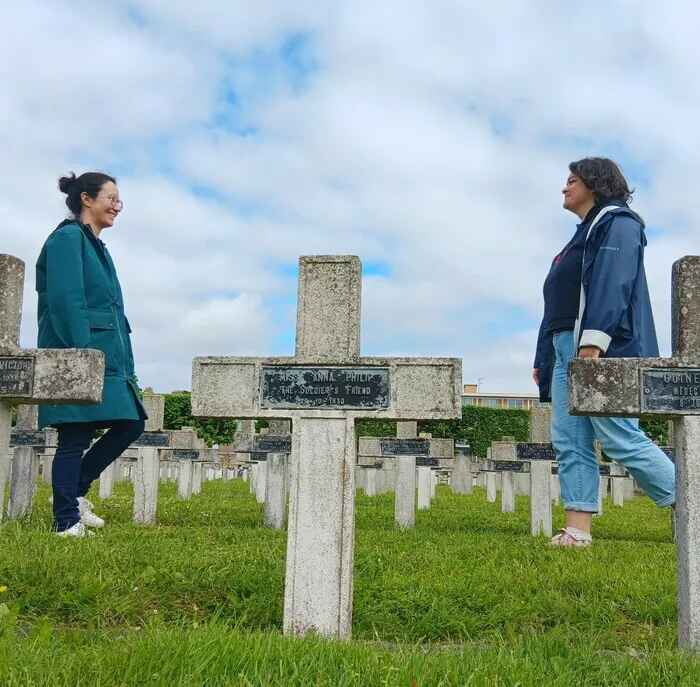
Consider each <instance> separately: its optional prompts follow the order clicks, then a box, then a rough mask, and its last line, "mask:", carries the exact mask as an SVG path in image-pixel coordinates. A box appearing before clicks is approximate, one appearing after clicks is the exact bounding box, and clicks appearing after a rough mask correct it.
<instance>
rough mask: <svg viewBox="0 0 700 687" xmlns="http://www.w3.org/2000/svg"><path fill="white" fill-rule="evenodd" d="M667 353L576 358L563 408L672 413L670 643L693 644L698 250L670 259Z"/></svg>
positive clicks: (698, 514) (698, 573)
mask: <svg viewBox="0 0 700 687" xmlns="http://www.w3.org/2000/svg"><path fill="white" fill-rule="evenodd" d="M672 303H673V355H672V357H670V358H601V359H598V360H587V359H582V358H576V359H575V360H573V361H572V362H571V364H570V366H569V412H570V413H571V414H572V415H594V416H603V417H647V418H654V419H660V418H665V419H672V420H673V424H674V430H673V434H674V453H675V458H676V516H677V532H676V537H677V545H678V629H679V640H678V644H679V646H680V647H681V648H689V649H695V650H697V649H700V257H697V256H693V257H684V258H681V259H680V260H678V261H676V262H675V263H674V265H673V286H672Z"/></svg>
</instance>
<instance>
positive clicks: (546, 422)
mask: <svg viewBox="0 0 700 687" xmlns="http://www.w3.org/2000/svg"><path fill="white" fill-rule="evenodd" d="M550 418H551V406H549V405H542V406H538V407H535V408H532V409H531V410H530V438H531V441H529V442H521V441H515V440H514V438H512V437H511V438H509V440H508V441H496V442H493V444H492V445H491V458H492V460H493V461H496V463H501V462H503V461H505V462H507V463H523V464H526V465H527V468H526V470H527V471H529V473H530V531H531V534H532V536H533V537H536V536H538V535H540V534H544V535H545V536H547V537H551V536H552V497H551V485H552V463H555V462H556V454H555V453H554V449H553V447H552V444H551V435H550V429H549V427H550ZM513 472H514V471H513V470H506V471H504V473H502V477H501V480H502V481H503V480H505V482H507V487H506V489H505V494H503V489H502V494H501V506H502V510H503V512H513V511H514V510H515V482H514V476H513V474H512V473H513ZM518 472H520V471H518ZM504 475H505V476H504Z"/></svg>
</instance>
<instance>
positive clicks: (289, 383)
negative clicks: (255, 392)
mask: <svg viewBox="0 0 700 687" xmlns="http://www.w3.org/2000/svg"><path fill="white" fill-rule="evenodd" d="M260 375H261V379H260V405H261V407H263V408H317V407H325V408H342V409H352V408H388V407H389V370H387V369H383V368H358V367H263V368H262V369H261V372H260Z"/></svg>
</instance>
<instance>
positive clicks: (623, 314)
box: [534, 201, 659, 403]
mask: <svg viewBox="0 0 700 687" xmlns="http://www.w3.org/2000/svg"><path fill="white" fill-rule="evenodd" d="M609 206H614V207H609ZM646 245H647V241H646V236H645V235H644V221H643V220H642V218H641V217H640V216H639V215H637V214H636V213H635V212H633V211H632V210H630V208H629V207H628V206H627V205H626V204H625V203H623V202H622V201H611V202H610V203H608V204H607V206H606V212H605V213H604V214H603V215H602V216H600V217H599V219H598V222H597V223H595V226H593V227H592V229H591V230H590V233H589V235H588V237H587V239H586V244H585V252H584V258H583V274H582V280H581V302H580V305H579V313H578V320H577V322H576V328H575V329H574V336H575V337H576V342H575V343H576V350H578V349H579V348H581V347H582V346H596V347H598V348H599V349H600V350H601V351H602V354H601V355H602V356H604V357H606V358H641V357H657V356H658V355H659V345H658V342H657V339H656V329H655V327H654V315H653V313H652V309H651V299H650V298H649V288H648V286H647V278H646V273H645V271H644V248H645V246H646ZM547 316H548V313H547V312H546V310H545V313H544V317H543V318H542V324H541V326H540V333H539V337H538V340H537V353H536V355H535V364H534V367H535V368H538V369H539V371H540V386H539V389H540V401H542V402H543V403H545V402H550V401H551V400H552V396H551V386H552V373H553V371H554V344H553V332H552V331H551V330H550V327H549V326H548V323H547Z"/></svg>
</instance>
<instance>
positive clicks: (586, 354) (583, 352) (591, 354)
mask: <svg viewBox="0 0 700 687" xmlns="http://www.w3.org/2000/svg"><path fill="white" fill-rule="evenodd" d="M578 357H579V358H600V348H596V347H595V346H582V347H581V348H579V350H578Z"/></svg>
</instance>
